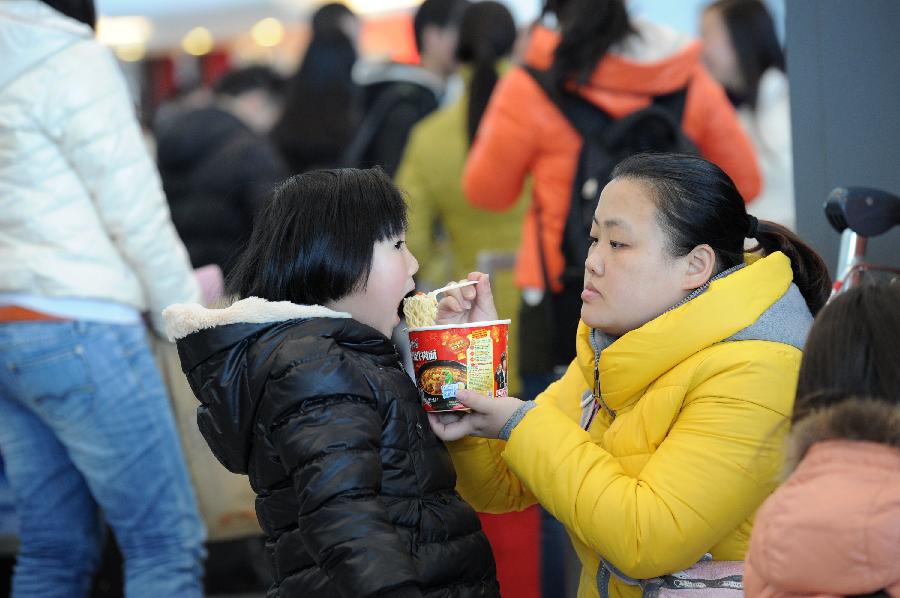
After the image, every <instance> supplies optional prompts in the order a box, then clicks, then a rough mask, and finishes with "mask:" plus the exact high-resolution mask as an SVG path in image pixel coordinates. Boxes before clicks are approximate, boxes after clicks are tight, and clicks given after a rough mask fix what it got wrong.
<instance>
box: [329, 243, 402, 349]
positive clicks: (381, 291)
mask: <svg viewBox="0 0 900 598" xmlns="http://www.w3.org/2000/svg"><path fill="white" fill-rule="evenodd" d="M418 270H419V262H418V261H417V260H416V258H415V257H414V256H413V254H412V253H410V251H409V249H408V248H407V246H406V240H405V235H401V236H399V237H395V238H392V239H385V240H384V241H378V242H376V243H375V248H374V251H373V253H372V268H371V270H370V271H369V280H368V282H367V283H366V286H365V287H364V288H363V289H361V290H358V291H354V292H353V293H351V294H350V295H347V296H346V297H344V298H343V299H341V300H340V301H337V302H336V303H335V305H334V306H333V308H334V309H339V310H341V311H346V312H349V313H350V315H352V316H353V318H354V319H355V320H357V321H359V322H362V323H363V324H368V325H369V326H371V327H372V328H374V329H376V330H378V331H379V332H381V333H382V334H384V335H385V336H386V337H388V338H390V337H391V332H393V330H394V327H395V326H397V324H399V323H400V316H399V315H398V308H399V307H400V303H401V302H402V301H403V298H404V297H405V296H406V294H407V293H409V292H410V291H413V290H415V288H416V285H415V283H414V282H413V278H412V277H413V274H415V273H416V272H417V271H418Z"/></svg>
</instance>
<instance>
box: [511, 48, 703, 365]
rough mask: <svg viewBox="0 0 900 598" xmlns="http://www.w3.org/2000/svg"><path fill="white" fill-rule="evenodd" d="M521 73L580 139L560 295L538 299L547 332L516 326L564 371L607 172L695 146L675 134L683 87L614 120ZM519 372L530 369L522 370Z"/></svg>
mask: <svg viewBox="0 0 900 598" xmlns="http://www.w3.org/2000/svg"><path fill="white" fill-rule="evenodd" d="M525 71H526V72H528V74H529V75H531V77H532V78H533V79H534V80H535V81H536V82H537V83H538V85H540V87H541V89H542V90H543V91H544V93H545V94H546V95H547V97H548V98H550V100H552V101H553V103H554V104H555V105H556V107H557V108H558V109H559V111H560V112H562V114H563V115H564V116H565V117H566V119H567V120H568V121H569V122H570V123H571V124H572V126H573V127H574V128H575V130H576V131H578V133H579V135H581V138H582V145H581V150H580V152H579V154H578V167H577V170H576V172H575V180H574V182H573V184H572V193H571V202H570V204H569V213H568V216H567V218H566V226H565V230H564V232H563V238H562V247H561V249H562V253H563V257H564V258H565V269H564V271H563V273H562V276H561V277H560V282H561V283H562V285H563V290H562V292H560V293H549V292H545V294H544V300H543V301H542V304H543V307H544V308H546V309H544V311H545V313H547V314H548V315H549V322H547V323H546V324H547V325H549V329H548V330H546V331H545V332H539V331H537V330H534V331H533V332H531V333H530V334H529V333H528V332H526V331H525V327H526V326H528V323H526V322H524V321H523V323H522V326H523V334H526V335H527V336H528V337H531V338H536V337H542V336H543V335H544V334H546V335H549V338H552V339H553V340H552V343H551V344H549V345H547V343H546V341H545V342H544V343H542V344H544V350H545V351H547V350H549V351H550V352H551V355H552V357H553V359H552V361H553V366H560V365H568V363H569V362H570V361H571V360H572V359H573V358H574V357H575V331H576V330H577V328H578V321H579V319H580V314H581V291H582V288H583V281H584V261H585V259H586V258H587V253H588V248H589V247H590V241H589V235H590V229H591V221H592V219H593V217H594V210H595V209H596V208H597V200H598V199H599V197H600V192H601V191H602V190H603V187H605V186H606V184H607V183H608V182H609V180H610V174H611V173H612V170H613V168H614V167H615V166H616V164H618V163H619V162H621V161H622V160H623V159H624V158H627V157H628V156H631V155H634V154H637V153H641V152H675V153H689V154H696V153H698V152H697V147H696V145H694V143H693V142H692V141H691V140H690V139H688V137H687V136H686V135H685V134H684V131H683V130H682V128H681V120H682V115H683V113H684V104H685V98H686V96H687V87H685V88H682V89H679V90H677V91H674V92H672V93H669V94H666V95H660V96H654V97H653V101H652V103H651V104H650V105H649V106H647V107H646V108H643V109H641V110H637V111H635V112H632V113H631V114H629V115H627V116H625V117H623V118H620V119H615V118H613V117H612V116H610V115H609V114H607V113H606V112H605V111H604V110H603V109H601V108H599V107H598V106H596V105H594V104H592V103H591V102H589V101H588V100H586V99H584V98H583V97H581V96H580V95H578V94H575V93H569V92H560V90H559V88H558V87H557V86H556V84H555V82H554V81H553V78H552V77H551V74H550V73H549V71H540V70H537V69H534V68H532V67H529V66H526V67H525ZM536 216H537V218H536V220H537V223H538V248H539V251H540V254H539V255H540V260H541V269H542V271H543V275H544V285H545V288H546V289H549V288H551V285H550V281H549V277H548V275H547V265H546V261H545V258H544V252H543V246H542V244H541V242H540V237H541V228H540V214H536ZM548 312H549V313H548ZM544 338H547V337H544ZM529 350H531V349H529ZM546 365H547V364H545V366H544V367H546ZM525 369H526V370H527V369H530V368H528V367H527V366H526V368H525ZM551 369H552V367H551ZM545 371H546V370H545Z"/></svg>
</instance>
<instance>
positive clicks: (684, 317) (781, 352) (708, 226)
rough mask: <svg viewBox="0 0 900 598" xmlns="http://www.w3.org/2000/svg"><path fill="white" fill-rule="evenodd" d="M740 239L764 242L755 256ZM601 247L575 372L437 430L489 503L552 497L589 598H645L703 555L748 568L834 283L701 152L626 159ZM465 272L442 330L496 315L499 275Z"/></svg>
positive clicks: (507, 506)
mask: <svg viewBox="0 0 900 598" xmlns="http://www.w3.org/2000/svg"><path fill="white" fill-rule="evenodd" d="M745 238H754V239H756V241H757V242H758V247H757V249H755V250H753V251H751V253H748V254H745V253H744V251H743V248H744V239H745ZM590 241H591V249H590V251H589V254H588V258H587V260H586V261H585V283H584V292H583V293H582V301H583V306H582V312H581V319H582V323H581V325H580V327H579V331H578V336H577V339H576V341H575V342H576V344H577V357H576V358H575V360H574V361H573V362H572V363H571V365H570V366H569V368H568V371H567V372H566V374H565V375H564V376H563V378H562V379H561V380H559V381H557V382H556V383H554V384H552V385H551V386H550V387H549V388H548V389H547V390H546V391H545V392H544V393H542V394H541V395H539V396H538V398H537V400H535V401H534V402H523V401H520V400H518V399H515V398H506V399H486V398H484V397H481V396H479V395H476V394H474V393H470V392H467V391H461V392H460V398H461V400H462V401H463V402H464V403H465V404H466V405H467V406H468V407H470V408H471V409H472V412H471V413H469V414H467V415H465V416H462V417H461V418H460V419H458V420H453V419H451V418H448V417H446V416H444V417H439V416H435V415H432V416H431V417H432V419H431V424H432V427H433V428H434V430H435V432H436V433H437V434H438V436H440V437H441V438H443V439H444V440H446V441H450V442H449V443H448V446H449V447H450V450H451V455H452V457H453V462H454V464H455V466H456V469H457V472H458V476H459V477H458V483H457V489H458V490H459V492H460V493H461V494H462V496H463V497H464V498H465V499H466V500H467V501H468V502H470V503H471V504H472V505H473V506H474V507H475V508H476V509H477V510H479V511H486V512H504V511H510V510H517V509H522V508H524V507H525V506H527V505H530V504H533V503H535V502H540V503H541V504H542V505H543V506H544V507H545V508H546V509H547V510H548V511H550V512H551V513H552V514H553V515H554V516H555V517H556V518H557V519H559V520H560V521H561V522H562V523H563V524H564V525H565V527H566V528H567V530H568V532H569V535H570V536H571V538H572V542H573V544H574V545H575V549H576V551H577V552H578V555H579V558H580V560H581V563H582V566H583V569H582V574H581V583H580V586H579V590H578V596H579V598H587V597H596V596H600V595H603V596H606V595H609V596H612V597H614V598H615V597H635V596H640V594H641V590H640V588H639V587H638V585H636V584H637V583H638V582H639V580H642V579H648V578H653V577H657V576H660V575H665V574H670V573H674V572H677V571H680V570H683V569H686V568H688V567H690V566H691V565H693V564H694V563H696V562H698V561H699V560H701V558H703V557H704V555H705V554H711V555H712V558H713V559H714V560H741V559H743V557H744V553H745V552H746V550H747V545H748V541H749V538H750V531H751V528H752V523H753V514H754V512H755V511H756V509H757V507H758V506H759V505H760V504H761V503H762V502H763V500H764V499H765V498H766V497H767V496H768V495H769V493H771V492H772V490H773V489H774V488H775V486H776V483H777V479H778V474H779V470H780V467H781V463H782V457H783V447H782V445H783V440H784V436H785V434H786V433H787V431H788V421H789V418H790V414H791V408H792V404H793V397H794V390H795V386H796V382H797V374H798V369H799V366H800V358H801V350H802V347H803V343H804V341H805V338H806V334H807V331H808V329H809V326H810V324H811V322H812V315H814V314H815V313H816V312H817V311H818V310H819V309H820V308H821V307H822V305H823V304H824V303H825V300H826V298H827V295H828V274H827V270H826V269H825V265H824V263H823V262H822V260H821V258H820V257H819V256H818V255H816V254H815V252H813V251H812V249H810V248H809V247H808V246H806V245H805V244H804V243H803V242H802V241H800V239H799V238H797V237H796V236H795V235H794V234H793V233H791V232H790V231H788V230H787V229H784V228H783V227H780V226H778V225H776V224H773V223H770V222H758V221H757V220H756V219H755V218H753V217H752V216H748V215H747V213H746V210H745V208H744V202H743V200H742V199H741V196H740V194H739V193H738V191H737V189H736V188H735V186H734V184H733V182H732V181H731V179H730V178H728V176H727V175H726V174H724V173H723V172H722V171H721V169H719V168H718V167H717V166H715V165H714V164H712V163H711V162H708V161H706V160H704V159H702V158H699V157H695V156H684V155H674V154H644V155H638V156H634V157H632V158H628V159H626V160H625V161H623V162H622V163H621V164H619V166H618V167H617V168H616V170H615V171H614V173H613V179H612V181H611V182H610V183H609V184H608V185H607V186H606V188H605V189H604V190H603V193H602V194H601V196H600V201H599V203H598V206H597V210H596V212H595V214H594V225H593V227H592V229H591V239H590ZM470 278H471V279H475V280H479V284H477V285H475V286H474V287H467V288H466V289H461V290H458V291H455V292H453V293H452V294H451V295H450V296H448V297H447V298H445V299H444V300H443V301H442V303H441V306H440V312H439V319H440V320H441V321H442V322H443V323H450V322H454V321H477V320H482V319H491V318H493V317H494V308H493V301H492V299H491V291H490V285H489V284H488V282H487V280H486V277H484V275H482V274H480V273H472V274H471V275H470ZM476 437H481V438H476Z"/></svg>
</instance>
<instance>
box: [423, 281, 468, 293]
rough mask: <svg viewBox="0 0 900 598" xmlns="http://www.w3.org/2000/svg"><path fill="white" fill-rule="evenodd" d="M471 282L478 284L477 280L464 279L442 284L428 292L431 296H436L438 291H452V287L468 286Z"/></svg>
mask: <svg viewBox="0 0 900 598" xmlns="http://www.w3.org/2000/svg"><path fill="white" fill-rule="evenodd" d="M473 284H478V281H477V280H466V281H463V282H451V283H450V284H448V285H445V286H442V287H441V288H439V289H435V290H433V291H428V294H429V295H431V296H432V297H437V295H438V293H443V292H445V291H452V290H453V289H461V288H462V287H468V286H471V285H473Z"/></svg>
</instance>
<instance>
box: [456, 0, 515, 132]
mask: <svg viewBox="0 0 900 598" xmlns="http://www.w3.org/2000/svg"><path fill="white" fill-rule="evenodd" d="M515 43H516V22H515V21H514V20H513V17H512V14H510V12H509V9H507V8H506V7H505V6H503V5H502V4H500V3H499V2H494V1H493V0H485V1H483V2H477V3H475V4H470V5H469V7H468V8H466V11H465V12H464V13H463V16H462V23H461V24H460V26H459V45H458V46H457V48H456V58H457V60H459V61H460V62H461V63H463V64H469V65H471V66H472V82H471V84H470V86H469V106H468V112H467V117H466V125H467V130H468V133H469V142H470V143H471V141H472V139H473V138H474V137H475V131H477V130H478V124H479V123H480V122H481V116H482V115H483V114H484V109H485V108H486V107H487V103H488V100H489V99H490V97H491V93H492V92H493V91H494V86H495V85H496V84H497V60H499V59H500V58H503V57H505V56H508V55H509V54H510V52H512V48H513V44H515Z"/></svg>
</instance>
